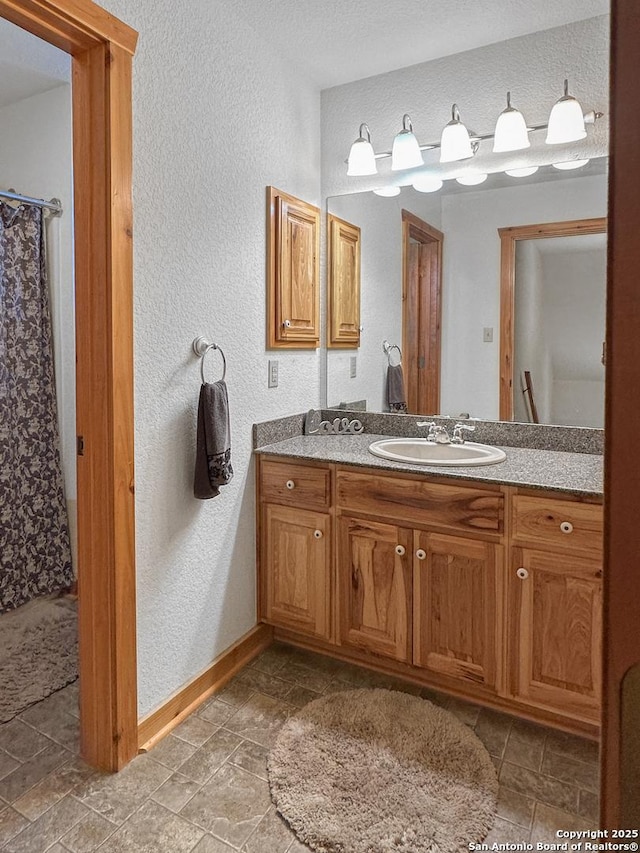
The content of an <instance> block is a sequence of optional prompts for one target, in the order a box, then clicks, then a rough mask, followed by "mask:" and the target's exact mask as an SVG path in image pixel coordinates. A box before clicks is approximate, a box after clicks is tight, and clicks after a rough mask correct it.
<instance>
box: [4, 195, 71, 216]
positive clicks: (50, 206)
mask: <svg viewBox="0 0 640 853" xmlns="http://www.w3.org/2000/svg"><path fill="white" fill-rule="evenodd" d="M0 198H8V199H10V200H11V201H21V202H22V203H23V204H32V205H34V206H35V207H45V208H46V209H47V210H49V211H51V214H52V216H61V215H62V204H61V202H60V199H57V198H52V199H51V200H50V201H45V199H43V198H31V197H30V196H28V195H20V193H16V192H14V191H13V190H0Z"/></svg>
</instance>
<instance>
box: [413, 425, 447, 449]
mask: <svg viewBox="0 0 640 853" xmlns="http://www.w3.org/2000/svg"><path fill="white" fill-rule="evenodd" d="M416 426H419V427H429V432H428V433H427V441H432V442H434V443H435V444H451V438H450V437H449V433H448V432H447V430H446V428H445V427H443V426H440V425H439V424H437V423H435V421H418V422H417V423H416Z"/></svg>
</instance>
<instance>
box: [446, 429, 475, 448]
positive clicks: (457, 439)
mask: <svg viewBox="0 0 640 853" xmlns="http://www.w3.org/2000/svg"><path fill="white" fill-rule="evenodd" d="M463 430H464V431H465V432H475V430H476V428H475V427H474V426H468V425H467V424H456V425H455V426H454V428H453V438H452V439H451V441H452V442H454V443H455V444H464V437H463V435H462V432H463Z"/></svg>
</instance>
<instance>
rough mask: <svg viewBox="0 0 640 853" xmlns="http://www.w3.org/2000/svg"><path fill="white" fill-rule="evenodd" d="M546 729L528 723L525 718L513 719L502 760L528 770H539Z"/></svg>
mask: <svg viewBox="0 0 640 853" xmlns="http://www.w3.org/2000/svg"><path fill="white" fill-rule="evenodd" d="M546 737H547V731H546V729H544V728H542V727H541V726H536V725H534V724H533V723H528V722H526V721H525V720H514V721H513V725H512V726H511V731H510V733H509V739H508V741H507V745H506V747H505V751H504V756H503V758H504V760H505V761H509V762H510V763H511V764H518V765H520V767H528V768H529V770H540V765H541V764H542V755H543V752H544V745H545V740H546Z"/></svg>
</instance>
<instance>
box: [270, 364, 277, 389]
mask: <svg viewBox="0 0 640 853" xmlns="http://www.w3.org/2000/svg"><path fill="white" fill-rule="evenodd" d="M268 387H269V388H277V387H278V360H277V359H273V358H270V359H269V382H268Z"/></svg>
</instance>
